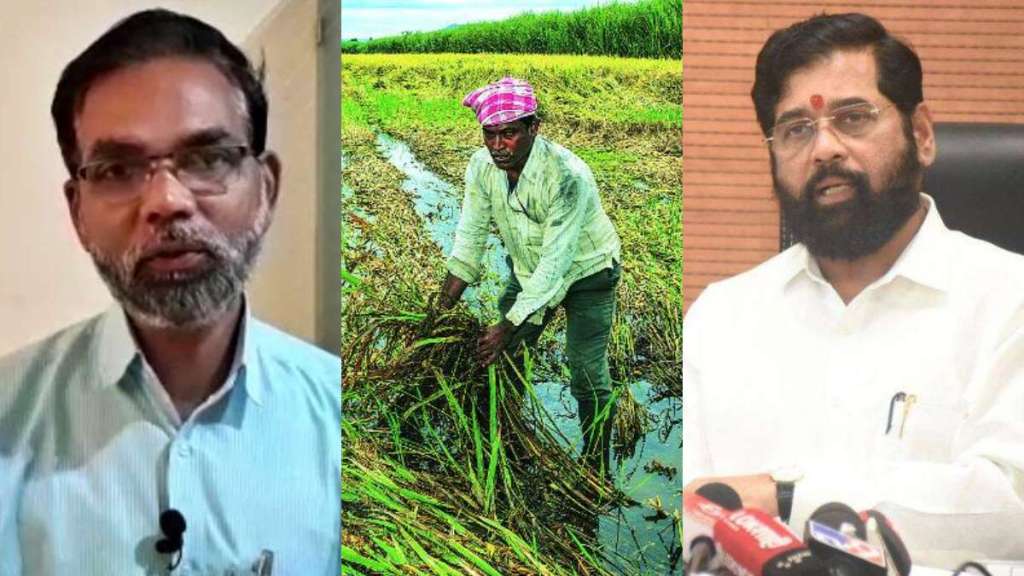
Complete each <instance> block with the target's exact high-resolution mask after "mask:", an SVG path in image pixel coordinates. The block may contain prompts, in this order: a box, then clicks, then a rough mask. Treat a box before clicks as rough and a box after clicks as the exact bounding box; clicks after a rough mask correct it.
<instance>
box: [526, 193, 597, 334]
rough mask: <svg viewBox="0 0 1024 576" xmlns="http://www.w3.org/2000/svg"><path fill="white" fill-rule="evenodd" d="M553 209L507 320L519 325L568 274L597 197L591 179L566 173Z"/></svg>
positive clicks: (554, 291) (554, 200)
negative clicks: (538, 253)
mask: <svg viewBox="0 0 1024 576" xmlns="http://www.w3.org/2000/svg"><path fill="white" fill-rule="evenodd" d="M553 196H554V198H553V199H552V203H551V208H550V209H549V210H548V215H547V218H546V219H545V221H544V240H543V244H542V247H541V257H540V260H539V262H538V263H537V267H536V268H535V269H534V271H533V274H531V275H530V277H529V279H527V280H526V281H525V282H522V287H523V290H522V291H521V292H520V293H519V295H518V296H517V298H516V301H515V304H513V305H512V308H511V309H510V310H509V311H508V314H506V319H508V321H509V322H511V323H512V324H514V325H516V326H518V325H520V324H522V323H523V321H524V320H525V319H526V318H527V317H529V316H530V315H531V314H533V313H534V312H536V311H537V310H540V309H541V308H543V307H544V306H546V305H547V304H548V302H550V301H551V299H552V298H554V297H555V296H556V295H557V294H558V293H559V291H560V289H561V288H562V287H563V284H564V283H565V281H566V280H565V276H566V273H567V272H568V271H569V267H570V266H571V265H572V262H573V260H574V258H575V257H576V250H577V247H578V246H579V238H580V232H581V230H582V229H583V225H584V224H585V223H586V216H587V213H588V210H591V209H592V207H593V205H594V202H595V199H596V198H597V189H596V186H595V185H594V183H593V182H592V181H588V180H587V179H584V178H581V177H579V176H575V175H573V176H566V177H565V178H563V179H562V180H561V182H560V183H559V184H558V190H557V191H556V192H555V193H554V194H553Z"/></svg>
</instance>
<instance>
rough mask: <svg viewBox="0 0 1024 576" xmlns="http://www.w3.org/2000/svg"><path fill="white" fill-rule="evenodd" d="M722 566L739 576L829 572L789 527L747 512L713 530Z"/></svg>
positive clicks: (816, 575)
mask: <svg viewBox="0 0 1024 576" xmlns="http://www.w3.org/2000/svg"><path fill="white" fill-rule="evenodd" d="M714 538H715V543H716V544H718V548H719V551H720V556H721V557H722V564H723V566H725V567H726V568H727V569H729V570H730V571H731V572H732V573H733V574H735V575H736V576H804V575H806V576H820V575H821V574H825V573H826V571H827V568H826V567H825V565H824V564H823V563H822V562H821V560H819V559H818V558H815V557H814V555H813V554H812V553H811V551H810V550H809V549H808V548H807V547H806V546H804V544H803V542H802V541H801V539H800V537H798V536H797V535H796V534H794V533H793V532H792V531H791V530H790V529H789V527H788V526H786V525H785V524H783V523H781V522H779V521H778V520H776V519H775V518H772V517H771V516H769V515H768V514H766V513H764V512H762V511H760V510H756V509H749V508H744V509H741V510H737V511H735V512H730V513H729V514H728V515H726V516H725V517H724V518H720V519H719V520H718V521H717V522H716V523H715V527H714Z"/></svg>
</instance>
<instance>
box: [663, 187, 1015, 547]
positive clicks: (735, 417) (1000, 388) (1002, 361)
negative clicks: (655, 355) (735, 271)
mask: <svg viewBox="0 0 1024 576" xmlns="http://www.w3.org/2000/svg"><path fill="white" fill-rule="evenodd" d="M926 199H927V200H928V202H929V203H930V207H929V211H928V215H927V217H926V219H925V221H924V223H923V225H922V226H921V229H920V230H919V231H918V233H917V235H916V236H915V238H914V239H913V241H912V242H911V243H910V245H909V246H908V247H907V249H906V250H904V252H903V254H902V255H901V256H900V258H899V259H898V260H897V262H896V264H895V265H894V266H893V267H892V269H891V270H890V271H889V272H888V273H887V274H885V275H884V276H883V277H882V278H880V279H879V280H878V281H876V282H874V283H873V284H871V285H870V286H868V287H867V288H866V289H865V290H864V291H863V292H861V293H860V294H859V295H858V296H857V297H856V298H854V299H853V300H852V301H851V302H850V303H849V304H848V305H844V304H843V302H842V300H841V299H840V297H839V295H838V294H837V293H836V292H835V290H834V289H833V288H832V286H831V285H830V284H829V283H828V282H826V281H825V280H824V279H823V277H822V275H821V272H820V270H819V269H818V267H817V264H816V263H815V261H814V259H813V258H812V257H810V255H809V253H808V252H807V250H806V249H805V248H804V246H803V245H800V244H798V245H796V246H794V247H792V248H790V249H788V250H786V251H785V252H783V253H781V254H779V255H778V256H776V257H774V258H772V259H771V260H768V261H767V262H765V263H764V264H761V265H760V266H758V267H756V268H754V269H753V270H750V271H748V272H745V273H743V274H740V275H738V276H736V277H734V278H730V279H727V280H724V281H722V282H717V283H714V284H712V285H711V286H709V287H708V288H707V289H706V290H705V292H704V293H703V294H702V295H701V296H700V298H698V299H697V301H696V302H694V303H693V306H692V307H691V308H690V310H689V312H688V314H687V316H686V319H685V321H684V328H683V342H684V345H683V346H684V348H683V390H684V392H683V394H684V396H683V399H684V401H683V404H684V420H683V426H684V428H683V442H684V444H683V454H684V456H683V458H684V466H683V474H684V479H685V481H686V482H689V481H690V480H693V479H694V478H699V477H704V476H719V475H734V474H756V473H765V472H771V471H773V470H778V469H782V468H787V467H796V468H798V469H799V470H800V471H801V472H802V473H803V478H802V479H801V480H800V481H798V482H797V484H796V492H795V498H794V504H793V515H792V518H791V525H792V526H793V527H795V528H797V529H798V530H799V531H800V532H801V533H802V531H803V523H804V521H805V520H806V519H807V517H808V516H809V515H810V514H811V513H812V512H813V511H814V510H815V509H816V508H817V507H818V506H820V505H821V504H824V503H825V502H829V501H841V502H845V503H847V504H849V505H851V506H853V507H854V508H855V509H858V510H860V509H866V508H878V509H879V510H881V511H882V512H884V513H885V514H887V515H888V516H889V518H890V519H891V520H892V522H893V524H894V526H895V527H896V529H897V531H898V532H900V533H901V535H902V536H903V538H904V540H905V541H906V543H907V545H908V547H909V548H910V551H911V554H912V556H913V558H914V561H915V564H917V563H921V564H926V565H937V566H945V567H953V566H954V565H955V564H956V563H959V562H960V561H962V560H965V559H968V558H1012V559H1018V560H1019V559H1024V500H1022V498H1024V257H1021V256H1019V255H1016V254H1013V253H1010V252H1007V251H1004V250H1001V249H999V248H996V247H994V246H992V245H991V244H988V243H985V242H982V241H980V240H977V239H974V238H970V237H968V236H966V235H964V234H961V233H959V232H953V231H950V230H949V229H947V228H946V227H945V225H944V224H943V223H942V220H941V218H940V217H939V214H938V213H937V210H935V209H934V203H933V202H932V201H931V199H930V198H927V197H926ZM1022 225H1024V222H1022ZM900 393H902V394H903V395H905V396H906V397H908V398H912V399H913V400H914V402H913V404H912V405H911V406H910V407H909V408H908V409H907V410H906V411H904V409H903V407H904V405H905V404H906V403H905V402H899V401H897V402H896V403H895V406H894V410H893V412H894V413H893V415H892V425H891V427H890V430H889V432H888V433H887V432H886V428H887V427H888V421H889V411H890V410H889V409H890V404H892V403H893V401H892V399H893V397H894V396H896V395H898V394H900Z"/></svg>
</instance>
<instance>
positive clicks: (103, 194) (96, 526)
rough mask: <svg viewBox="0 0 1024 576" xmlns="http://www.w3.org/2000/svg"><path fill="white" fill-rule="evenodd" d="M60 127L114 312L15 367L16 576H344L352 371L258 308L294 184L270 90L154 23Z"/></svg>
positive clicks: (71, 194) (245, 68)
mask: <svg viewBox="0 0 1024 576" xmlns="http://www.w3.org/2000/svg"><path fill="white" fill-rule="evenodd" d="M52 114H53V119H54V122H55V124H56V128H57V140H58V142H59V144H60V149H61V153H62V155H63V158H64V162H65V164H66V166H67V169H68V172H69V174H70V178H69V179H68V180H67V182H66V184H65V185H64V195H65V197H66V199H67V205H68V209H69V212H70V216H71V220H72V222H73V223H74V227H75V230H76V232H77V234H78V238H79V240H80V241H81V244H82V246H83V247H84V248H85V250H86V251H87V252H88V253H89V254H90V256H91V257H92V259H93V261H94V262H95V264H96V268H97V270H98V271H99V273H100V276H101V277H102V278H103V280H104V282H105V283H106V284H107V286H108V287H109V288H110V291H111V293H112V295H113V296H114V298H115V300H116V301H117V304H116V305H115V306H113V307H112V308H110V309H109V310H107V311H106V312H104V313H103V314H100V315H99V316H97V317H95V318H92V319H89V320H86V321H85V322H82V323H80V324H77V325H75V326H72V327H70V328H67V329H65V330H63V331H61V332H59V333H57V334H56V335H54V336H52V337H50V338H47V339H45V340H43V341H42V342H39V343H37V344H35V345H32V346H30V347H28V348H27V349H24V350H22V351H19V352H16V353H15V354H13V355H11V356H9V357H7V358H5V359H3V360H2V361H0V574H33V575H50V574H86V575H89V574H95V575H101V574H102V575H107V574H155V573H164V572H165V571H166V570H167V569H168V567H171V568H174V569H177V568H178V567H179V566H180V567H181V568H180V572H182V573H192V574H228V573H231V574H235V573H237V574H250V573H254V572H253V570H257V571H258V570H262V571H258V572H257V573H268V572H267V571H266V570H267V568H268V567H270V566H275V567H276V568H277V569H278V571H279V572H280V573H289V574H324V575H326V574H337V573H338V571H339V570H340V566H339V558H340V555H339V541H340V502H339V499H340V446H339V443H340V437H341V431H340V419H341V403H340V362H339V359H338V358H337V357H335V356H332V355H330V354H327V353H325V352H322V351H320V350H318V349H317V348H315V347H313V346H310V345H308V344H305V343H303V342H300V341H299V340H297V339H295V338H292V337H290V336H288V335H286V334H284V333H281V332H279V331H277V330H275V329H274V328H272V327H270V326H267V325H265V324H263V323H261V322H260V321H258V320H256V319H255V318H253V317H252V315H251V311H250V309H249V306H248V303H247V301H246V298H245V294H244V286H245V283H246V280H247V278H248V276H249V273H250V271H251V269H252V267H253V264H254V261H255V259H256V256H257V254H258V252H259V250H260V246H261V243H262V241H263V238H264V235H265V234H266V232H267V229H268V228H269V226H270V222H271V220H272V215H273V211H274V207H275V205H276V202H277V198H278V185H279V180H280V174H281V164H280V161H279V160H278V159H277V157H276V156H275V154H274V153H273V152H272V151H270V150H267V149H266V148H265V144H266V134H267V101H266V95H265V93H264V90H263V86H262V73H261V72H259V71H257V70H255V69H254V68H253V66H252V65H251V63H250V62H249V61H248V59H247V58H246V56H245V55H244V54H243V53H242V52H241V51H240V50H239V49H238V48H237V47H235V46H234V45H233V44H231V43H230V42H229V41H228V40H227V39H226V38H225V37H224V36H223V35H222V34H221V33H220V32H219V31H217V30H216V29H214V28H212V27H210V26H208V25H207V24H205V23H203V22H200V21H198V20H196V19H194V18H190V17H187V16H183V15H179V14H175V13H172V12H168V11H164V10H152V11H146V12H140V13H137V14H135V15H132V16H130V17H128V18H126V19H124V20H122V21H121V22H119V23H118V24H116V25H115V26H114V27H113V28H111V29H110V30H109V31H107V32H106V33H105V34H104V35H103V36H101V37H100V38H99V39H98V40H96V41H95V42H94V43H93V44H92V45H90V46H89V47H88V48H87V49H86V50H85V51H84V52H83V53H82V54H81V55H79V56H78V57H77V58H75V59H74V60H73V61H72V62H71V63H70V64H68V66H67V67H66V68H65V69H64V72H63V74H62V76H61V78H60V81H59V83H58V85H57V90H56V94H55V96H54V99H53V104H52ZM254 567H255V568H254Z"/></svg>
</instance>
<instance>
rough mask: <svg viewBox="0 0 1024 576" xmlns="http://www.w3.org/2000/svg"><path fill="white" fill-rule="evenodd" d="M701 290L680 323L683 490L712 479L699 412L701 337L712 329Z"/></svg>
mask: <svg viewBox="0 0 1024 576" xmlns="http://www.w3.org/2000/svg"><path fill="white" fill-rule="evenodd" d="M711 289H712V288H711V287H708V288H705V290H704V293H703V294H701V296H700V298H698V299H697V300H696V301H695V302H694V303H693V304H691V305H690V309H689V310H688V311H687V313H686V317H685V318H684V319H683V486H686V485H687V484H689V483H690V482H691V481H693V480H695V479H697V478H701V477H705V476H710V475H712V472H713V470H712V464H711V454H710V453H709V450H708V446H707V439H706V438H705V436H704V429H705V428H704V422H703V414H704V412H705V411H704V410H702V409H701V385H702V382H701V379H700V366H701V357H702V354H701V342H702V341H701V336H702V334H703V333H704V332H705V330H709V329H711V328H712V327H710V326H706V325H705V323H704V322H703V319H704V317H705V316H704V314H703V313H702V311H703V310H704V309H705V308H706V306H707V302H708V296H709V294H708V292H709V291H711Z"/></svg>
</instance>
